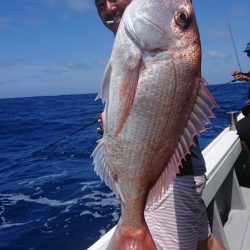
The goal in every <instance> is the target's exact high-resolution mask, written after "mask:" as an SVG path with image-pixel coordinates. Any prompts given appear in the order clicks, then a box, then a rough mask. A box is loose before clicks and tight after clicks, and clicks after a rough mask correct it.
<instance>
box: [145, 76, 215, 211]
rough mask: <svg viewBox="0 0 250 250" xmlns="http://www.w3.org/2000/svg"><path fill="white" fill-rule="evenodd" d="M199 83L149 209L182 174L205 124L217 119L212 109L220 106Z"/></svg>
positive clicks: (201, 83)
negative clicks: (177, 176) (196, 137)
mask: <svg viewBox="0 0 250 250" xmlns="http://www.w3.org/2000/svg"><path fill="white" fill-rule="evenodd" d="M199 81H200V89H199V93H198V96H197V99H196V102H195V105H194V107H193V110H192V112H191V114H190V117H189V119H188V121H187V124H186V127H185V129H184V131H183V133H182V135H181V136H180V139H179V141H178V144H177V146H176V148H175V150H174V153H173V155H172V157H171V158H170V160H169V161H168V163H167V165H166V167H165V168H164V170H163V172H162V173H161V175H160V177H159V178H158V179H157V181H156V183H155V184H154V186H153V187H152V188H151V189H150V192H149V195H148V198H147V204H146V206H147V207H150V206H151V205H152V204H153V203H155V202H159V201H160V200H161V199H162V197H163V196H164V194H165V192H166V191H167V189H168V187H169V185H170V184H171V183H172V182H173V181H174V179H175V178H176V174H178V173H180V170H179V167H182V160H185V159H186V155H187V154H190V149H189V148H190V147H191V145H194V144H195V141H194V137H195V136H199V135H200V133H201V132H202V131H205V130H206V128H205V124H207V123H210V118H215V116H214V114H213V112H212V109H213V108H215V107H218V105H217V103H216V101H215V100H214V98H213V96H212V95H211V93H210V91H209V90H208V89H207V87H206V86H205V84H204V83H205V80H204V79H203V78H201V79H199Z"/></svg>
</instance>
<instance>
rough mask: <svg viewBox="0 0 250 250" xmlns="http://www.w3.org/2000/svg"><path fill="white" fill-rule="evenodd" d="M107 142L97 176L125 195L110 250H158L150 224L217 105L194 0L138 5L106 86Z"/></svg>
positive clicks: (98, 153)
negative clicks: (149, 216)
mask: <svg viewBox="0 0 250 250" xmlns="http://www.w3.org/2000/svg"><path fill="white" fill-rule="evenodd" d="M100 96H101V98H102V99H103V101H104V102H105V109H104V112H103V126H104V135H103V138H102V139H101V140H100V141H99V144H98V146H97V147H96V149H95V151H94V152H93V158H94V165H95V171H96V172H97V174H98V175H99V176H100V177H101V179H103V180H104V181H105V183H106V184H107V185H108V186H110V188H111V189H112V190H113V191H114V192H115V193H116V194H117V196H118V197H119V198H120V202H121V210H122V212H121V218H120V220H119V223H118V225H117V228H116V231H115V233H114V235H113V237H112V239H111V242H110V243H109V245H108V248H107V249H112V250H117V249H119V250H121V249H150V250H153V249H156V247H155V243H154V241H153V239H152V236H151V234H150V232H149V229H148V227H147V224H146V222H145V219H144V209H145V206H146V204H147V205H148V206H150V204H152V203H155V202H158V201H159V200H160V199H161V197H162V195H163V194H164V192H165V191H166V190H167V188H168V186H169V184H170V183H171V182H172V181H173V180H174V178H175V177H176V174H177V173H178V172H179V166H180V165H181V161H182V159H185V156H186V155H187V154H188V153H190V152H189V147H190V145H191V144H193V143H194V142H193V137H194V136H195V135H199V133H200V131H201V130H204V124H205V123H206V122H208V121H209V120H208V118H209V117H212V116H213V113H212V111H211V109H212V107H214V106H215V105H216V103H215V101H214V99H213V98H212V96H211V94H210V93H209V91H208V90H207V89H206V87H205V86H204V80H203V79H202V77H201V46H200V38H199V32H198V28H197V24H196V19H195V14H194V10H193V7H192V3H191V1H190V0H178V1H176V0H154V1H152V0H144V1H141V0H133V1H132V2H131V4H130V5H129V6H128V7H127V9H126V11H125V12H124V15H123V18H122V21H121V23H120V26H119V29H118V32H117V35H116V38H115V43H114V47H113V51H112V54H111V58H110V61H109V63H108V65H107V68H106V71H105V76H104V79H103V82H102V86H101V93H100Z"/></svg>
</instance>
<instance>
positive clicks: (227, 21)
mask: <svg viewBox="0 0 250 250" xmlns="http://www.w3.org/2000/svg"><path fill="white" fill-rule="evenodd" d="M221 4H222V8H223V11H224V15H225V19H226V23H227V26H228V30H229V33H230V37H231V40H232V44H233V48H234V53H235V56H236V59H237V62H238V67H239V70H240V72H242V68H241V64H240V60H239V56H238V53H237V49H236V45H235V40H234V37H233V32H232V29H231V26H230V23H229V19H228V15H227V11H226V8H225V5H224V1H223V0H222V1H221ZM244 88H245V89H246V83H245V82H244Z"/></svg>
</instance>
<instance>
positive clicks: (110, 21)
mask: <svg viewBox="0 0 250 250" xmlns="http://www.w3.org/2000/svg"><path fill="white" fill-rule="evenodd" d="M130 2H131V0H95V5H96V8H97V11H98V14H99V16H100V18H101V20H102V22H103V24H104V25H105V26H106V27H107V28H108V29H109V30H111V31H112V32H113V33H114V34H116V32H117V30H118V27H119V24H120V21H121V18H122V14H123V12H124V10H125V9H126V7H127V6H128V5H129V4H130Z"/></svg>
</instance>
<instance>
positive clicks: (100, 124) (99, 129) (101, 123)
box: [97, 114, 104, 135]
mask: <svg viewBox="0 0 250 250" xmlns="http://www.w3.org/2000/svg"><path fill="white" fill-rule="evenodd" d="M97 122H98V124H99V127H98V128H97V132H98V133H99V134H100V135H103V131H104V130H103V121H102V114H100V115H99V118H98V120H97Z"/></svg>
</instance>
